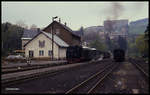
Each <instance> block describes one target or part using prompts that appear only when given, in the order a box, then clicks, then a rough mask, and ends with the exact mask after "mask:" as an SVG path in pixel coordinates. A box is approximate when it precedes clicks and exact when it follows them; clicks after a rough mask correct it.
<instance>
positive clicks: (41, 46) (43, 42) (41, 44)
mask: <svg viewBox="0 0 150 95" xmlns="http://www.w3.org/2000/svg"><path fill="white" fill-rule="evenodd" d="M44 46H45V40H44V41H40V40H39V47H40V48H43V47H44Z"/></svg>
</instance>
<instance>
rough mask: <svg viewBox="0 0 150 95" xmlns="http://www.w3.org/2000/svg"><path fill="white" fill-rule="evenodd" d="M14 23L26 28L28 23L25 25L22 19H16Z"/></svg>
mask: <svg viewBox="0 0 150 95" xmlns="http://www.w3.org/2000/svg"><path fill="white" fill-rule="evenodd" d="M16 25H17V26H19V27H22V28H25V29H28V25H26V24H25V22H24V21H22V20H19V21H17V22H16Z"/></svg>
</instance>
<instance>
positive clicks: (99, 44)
mask: <svg viewBox="0 0 150 95" xmlns="http://www.w3.org/2000/svg"><path fill="white" fill-rule="evenodd" d="M90 47H92V48H96V49H97V50H101V51H107V46H106V45H105V44H104V43H103V42H101V40H94V41H93V42H91V43H90Z"/></svg>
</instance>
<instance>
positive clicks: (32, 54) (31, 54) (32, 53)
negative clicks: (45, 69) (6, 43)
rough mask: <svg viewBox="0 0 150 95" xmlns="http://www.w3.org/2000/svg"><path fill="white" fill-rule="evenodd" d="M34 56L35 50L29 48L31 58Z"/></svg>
mask: <svg viewBox="0 0 150 95" xmlns="http://www.w3.org/2000/svg"><path fill="white" fill-rule="evenodd" d="M32 57H34V51H32V50H29V58H32Z"/></svg>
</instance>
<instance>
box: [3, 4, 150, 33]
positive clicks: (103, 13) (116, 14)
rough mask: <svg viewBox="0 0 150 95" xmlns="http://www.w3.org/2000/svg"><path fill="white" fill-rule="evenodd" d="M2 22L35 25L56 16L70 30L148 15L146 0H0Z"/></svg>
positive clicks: (47, 21)
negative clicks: (11, 0) (108, 0)
mask: <svg viewBox="0 0 150 95" xmlns="http://www.w3.org/2000/svg"><path fill="white" fill-rule="evenodd" d="M1 7H2V16H1V19H2V23H3V22H10V23H13V24H15V23H16V22H18V21H23V22H24V23H25V24H27V25H28V26H31V25H32V24H35V25H37V27H39V28H43V27H46V26H47V25H48V24H50V23H51V22H52V17H54V16H58V17H60V18H61V22H62V23H65V22H66V23H67V26H69V27H70V28H71V29H73V30H78V29H79V28H80V27H81V26H83V27H84V28H85V27H89V26H97V25H103V21H104V20H107V19H128V20H129V21H135V20H138V19H143V18H148V12H149V10H148V7H149V5H148V2H114V1H113V2H73V1H72V2H2V6H1Z"/></svg>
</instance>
